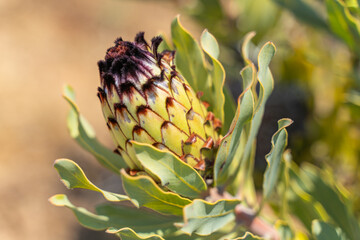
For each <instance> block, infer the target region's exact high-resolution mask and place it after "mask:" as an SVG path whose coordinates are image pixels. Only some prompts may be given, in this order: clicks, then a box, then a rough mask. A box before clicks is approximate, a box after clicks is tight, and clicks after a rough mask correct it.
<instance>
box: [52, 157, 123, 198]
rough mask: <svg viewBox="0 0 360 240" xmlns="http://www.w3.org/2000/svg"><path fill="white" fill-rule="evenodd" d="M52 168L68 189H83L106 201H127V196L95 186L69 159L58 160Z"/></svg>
mask: <svg viewBox="0 0 360 240" xmlns="http://www.w3.org/2000/svg"><path fill="white" fill-rule="evenodd" d="M54 167H55V168H56V170H57V171H58V173H59V175H60V177H61V181H62V182H63V183H64V184H65V186H66V187H67V188H69V189H73V188H84V189H89V190H92V191H96V192H99V193H101V194H102V195H103V196H104V197H105V198H106V199H107V200H108V201H115V202H118V201H124V200H129V198H128V196H125V195H121V194H117V193H112V192H108V191H104V190H102V189H100V188H98V187H97V186H95V185H94V184H93V183H92V182H90V181H89V179H88V178H87V177H86V176H85V173H84V171H83V170H82V169H81V168H80V166H79V165H78V164H76V163H75V162H73V161H71V160H69V159H58V160H56V161H55V163H54Z"/></svg>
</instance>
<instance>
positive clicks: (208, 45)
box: [200, 29, 220, 59]
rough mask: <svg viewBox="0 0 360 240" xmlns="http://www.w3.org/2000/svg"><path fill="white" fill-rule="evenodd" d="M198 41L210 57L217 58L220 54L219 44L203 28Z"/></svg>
mask: <svg viewBox="0 0 360 240" xmlns="http://www.w3.org/2000/svg"><path fill="white" fill-rule="evenodd" d="M200 43H201V47H202V49H203V50H204V51H205V52H206V53H207V54H208V55H209V56H211V57H212V58H215V59H218V58H219V55H220V49H219V44H218V43H217V41H216V38H215V37H214V36H213V35H212V34H211V33H209V31H208V30H206V29H205V30H204V31H203V33H202V34H201V37H200Z"/></svg>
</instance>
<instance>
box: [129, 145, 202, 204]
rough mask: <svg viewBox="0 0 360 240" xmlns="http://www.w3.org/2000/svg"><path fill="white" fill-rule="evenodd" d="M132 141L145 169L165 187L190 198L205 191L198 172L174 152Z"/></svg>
mask: <svg viewBox="0 0 360 240" xmlns="http://www.w3.org/2000/svg"><path fill="white" fill-rule="evenodd" d="M132 143H133V146H134V150H135V152H136V156H137V158H138V159H139V161H140V162H141V164H142V165H143V166H144V168H145V170H147V171H149V172H150V173H151V174H152V175H155V176H156V177H158V178H159V179H160V181H161V184H162V185H163V186H166V188H168V189H170V190H171V191H173V192H176V193H178V194H180V195H182V196H185V197H190V198H195V197H198V196H199V195H200V194H201V193H202V192H204V191H206V188H207V187H206V183H205V182H204V180H203V178H202V177H201V176H200V174H199V173H198V172H197V171H196V170H195V169H194V168H192V167H191V166H189V165H188V164H186V163H184V162H183V161H182V160H181V159H179V158H178V157H177V156H175V155H174V154H172V153H170V152H168V151H161V150H159V149H157V148H155V147H153V146H151V145H148V144H141V143H138V142H132Z"/></svg>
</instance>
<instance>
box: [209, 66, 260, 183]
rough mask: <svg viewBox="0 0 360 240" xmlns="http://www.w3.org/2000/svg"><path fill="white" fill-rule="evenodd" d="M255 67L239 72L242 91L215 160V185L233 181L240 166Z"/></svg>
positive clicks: (252, 109) (250, 114) (252, 104)
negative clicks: (242, 139)
mask: <svg viewBox="0 0 360 240" xmlns="http://www.w3.org/2000/svg"><path fill="white" fill-rule="evenodd" d="M255 73H256V72H255V67H254V66H253V65H251V66H250V65H249V66H247V67H245V68H244V69H243V70H242V71H241V76H242V78H243V81H244V91H243V93H242V94H241V95H240V96H239V99H238V108H237V111H236V116H235V118H234V120H233V124H234V125H233V126H232V127H231V128H230V130H229V133H228V134H227V135H226V136H225V137H224V139H223V140H222V144H221V145H220V148H219V152H218V155H217V157H216V160H215V167H214V178H215V183H216V184H217V185H218V184H225V183H226V182H228V181H229V182H231V181H232V180H233V178H231V177H233V176H234V174H235V173H236V170H237V168H238V166H239V165H240V160H241V156H239V154H240V155H241V152H239V151H238V149H239V147H240V146H241V144H240V143H241V142H242V143H244V141H240V138H241V134H242V131H243V128H244V125H245V123H246V122H248V121H250V119H251V118H252V116H253V111H254V99H253V95H252V92H251V90H250V89H251V87H252V84H253V82H254V79H255Z"/></svg>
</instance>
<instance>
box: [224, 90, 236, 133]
mask: <svg viewBox="0 0 360 240" xmlns="http://www.w3.org/2000/svg"><path fill="white" fill-rule="evenodd" d="M223 91H224V95H225V104H224V113H225V114H224V117H225V120H224V122H223V126H222V128H221V133H222V134H224V135H225V134H226V133H227V132H228V131H229V129H230V125H231V122H232V119H233V118H234V115H235V111H236V106H235V101H234V98H233V96H232V95H231V92H230V90H229V88H228V87H227V86H226V85H225V86H224V89H223Z"/></svg>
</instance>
